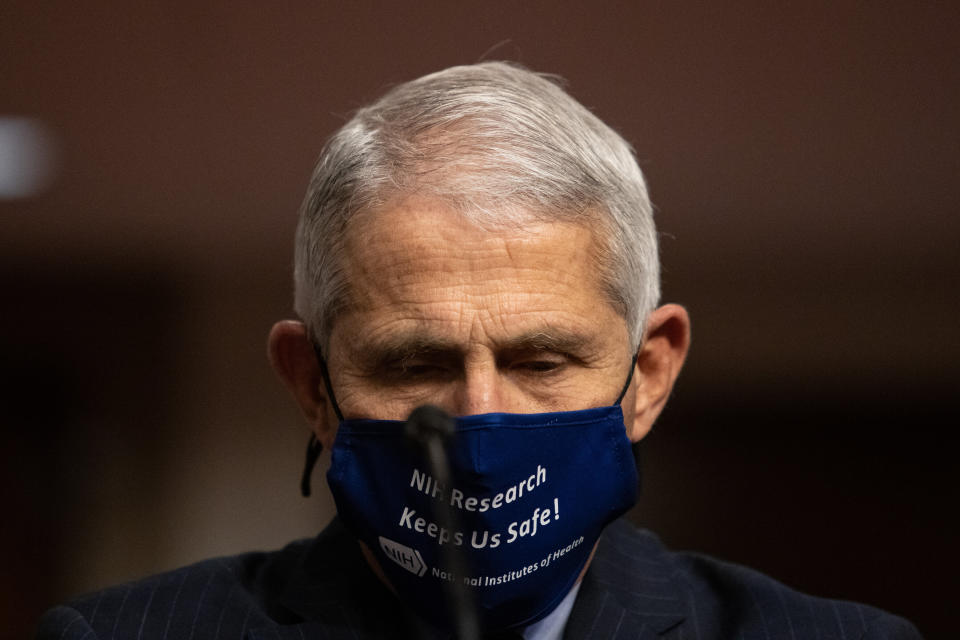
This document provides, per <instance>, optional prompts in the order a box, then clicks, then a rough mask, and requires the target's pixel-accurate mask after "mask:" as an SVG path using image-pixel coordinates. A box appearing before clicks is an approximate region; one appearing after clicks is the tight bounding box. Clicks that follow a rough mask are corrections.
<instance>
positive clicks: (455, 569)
mask: <svg viewBox="0 0 960 640" xmlns="http://www.w3.org/2000/svg"><path fill="white" fill-rule="evenodd" d="M454 431H455V424H454V421H453V419H452V418H451V417H450V416H449V415H448V414H447V413H446V412H445V411H444V410H443V409H440V408H438V407H434V406H432V405H424V406H422V407H417V408H416V409H414V410H413V411H412V412H411V413H410V416H409V417H408V418H407V422H406V424H405V425H404V435H405V436H406V438H407V440H408V441H409V442H411V443H412V444H414V445H415V446H417V447H418V448H419V449H420V450H421V451H423V453H424V455H425V456H426V458H427V463H428V464H429V465H430V473H431V475H432V476H433V477H434V479H435V481H436V482H437V483H438V484H439V485H440V486H442V487H443V488H444V489H445V490H447V491H449V490H450V488H451V487H452V486H453V485H452V483H451V480H452V478H451V476H450V461H449V458H448V457H447V450H446V445H447V442H449V440H450V439H451V438H452V437H453V435H454ZM433 515H434V518H435V519H436V520H437V522H438V524H439V525H440V526H441V527H442V528H444V529H446V530H447V531H449V532H450V533H451V536H452V535H453V534H454V533H455V532H457V531H459V530H460V529H459V518H458V517H457V514H456V512H455V511H454V510H453V507H451V506H450V503H449V502H447V500H446V499H441V500H440V501H439V502H438V503H435V504H434V508H433ZM440 552H441V557H442V558H443V562H444V564H445V565H446V567H447V569H449V570H450V572H451V573H453V576H454V579H453V580H449V581H447V584H446V585H445V589H444V591H445V593H446V596H447V601H448V604H449V607H450V610H451V611H452V612H453V617H454V625H455V633H456V637H457V638H458V639H459V640H480V626H479V622H478V620H477V609H476V605H475V603H474V601H473V594H472V593H471V592H470V589H469V588H468V587H467V585H466V583H465V582H464V578H465V577H466V576H467V575H468V574H467V572H468V569H469V568H468V566H467V560H466V556H465V555H464V553H463V551H462V550H461V549H460V547H458V546H457V545H456V544H453V543H452V542H451V543H449V544H447V545H445V546H442V547H441V549H440Z"/></svg>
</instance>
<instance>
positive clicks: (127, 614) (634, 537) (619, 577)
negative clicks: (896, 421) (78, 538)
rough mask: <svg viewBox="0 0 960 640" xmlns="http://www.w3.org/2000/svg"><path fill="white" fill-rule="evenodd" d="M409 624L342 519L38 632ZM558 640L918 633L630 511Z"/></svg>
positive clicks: (179, 574)
mask: <svg viewBox="0 0 960 640" xmlns="http://www.w3.org/2000/svg"><path fill="white" fill-rule="evenodd" d="M416 624H417V623H416V622H415V621H414V620H412V619H411V618H410V617H409V616H408V614H407V613H406V612H405V611H404V610H403V608H402V607H401V606H400V605H399V604H398V602H397V600H396V599H395V598H394V597H393V596H392V595H391V594H390V593H389V592H388V591H387V590H386V589H385V588H384V587H383V586H382V585H381V583H380V582H379V581H378V580H377V578H376V577H375V576H374V575H373V574H372V572H371V571H370V569H369V568H368V567H367V565H366V562H365V561H364V560H363V558H362V556H361V555H360V553H359V550H358V548H357V545H356V544H355V543H354V542H353V539H352V538H351V537H350V535H349V534H348V533H347V531H346V530H345V529H344V527H343V525H342V524H341V523H340V522H339V520H334V521H333V522H332V523H331V525H330V526H329V527H328V528H327V529H326V530H324V532H323V533H321V534H320V536H319V537H318V538H316V539H315V540H312V541H300V542H295V543H292V544H290V545H289V546H287V547H286V548H285V549H283V550H282V551H278V552H274V553H250V554H245V555H240V556H235V557H229V558H219V559H213V560H207V561H205V562H201V563H199V564H195V565H192V566H189V567H185V568H182V569H178V570H176V571H171V572H169V573H165V574H161V575H158V576H153V577H150V578H147V579H145V580H142V581H139V582H135V583H131V584H126V585H121V586H117V587H113V588H110V589H106V590H104V591H101V592H99V593H94V594H92V595H89V596H85V597H82V598H80V599H78V600H77V601H75V602H73V603H71V604H70V605H69V606H61V607H56V608H54V609H51V610H50V611H48V612H47V613H46V614H45V615H44V617H43V618H42V619H41V621H40V629H39V634H38V637H39V638H40V639H41V640H54V639H57V640H81V639H82V640H95V639H101V640H108V639H112V638H117V639H118V640H119V639H124V640H126V639H128V638H129V639H144V640H146V639H148V638H157V639H160V638H169V639H176V640H208V639H209V640H213V639H216V640H221V639H227V638H229V639H232V640H241V639H247V640H265V639H268V638H269V639H277V640H286V639H297V640H321V639H330V640H337V639H341V638H343V639H347V638H349V639H351V640H359V639H366V638H371V639H372V638H403V637H410V636H413V635H415V632H414V631H413V629H415V628H416ZM565 637H566V638H598V639H599V638H603V639H605V640H606V639H626V638H633V639H638V640H639V639H644V638H647V639H653V638H676V639H680V638H685V639H702V640H707V639H713V638H717V639H719V638H743V639H748V638H763V639H780V638H789V639H797V640H800V639H806V638H819V639H821V640H828V639H830V638H841V639H847V640H854V639H856V638H890V639H894V638H903V639H907V638H919V637H920V635H919V633H918V632H917V630H916V629H915V628H914V627H913V626H912V625H911V624H910V623H909V622H907V621H906V620H903V619H902V618H898V617H896V616H892V615H890V614H887V613H884V612H882V611H879V610H877V609H874V608H871V607H868V606H864V605H859V604H854V603H850V602H839V601H832V600H824V599H820V598H814V597H811V596H807V595H803V594H800V593H797V592H796V591H793V590H791V589H788V588H787V587H785V586H783V585H781V584H779V583H777V582H775V581H773V580H771V579H770V578H767V577H766V576H763V575H761V574H759V573H756V572H754V571H751V570H749V569H745V568H742V567H738V566H734V565H730V564H725V563H721V562H717V561H716V560H712V559H709V558H706V557H701V556H696V555H690V554H678V553H671V552H668V551H666V550H665V549H664V548H663V547H662V546H661V544H660V542H659V541H658V540H657V538H656V536H654V535H653V534H651V533H649V532H645V531H639V530H637V529H635V528H634V527H633V526H632V525H630V524H628V523H626V522H625V521H620V522H617V523H614V524H613V525H611V526H610V527H608V528H607V531H606V532H605V533H604V535H603V537H602V538H601V542H600V545H599V547H598V549H597V553H596V556H595V557H594V560H593V563H592V565H591V567H590V570H589V571H588V572H587V574H586V576H585V577H584V580H583V583H582V585H581V588H580V593H579V594H578V596H577V601H576V603H575V605H574V608H573V611H572V613H571V615H570V619H569V621H568V623H567V629H566V633H565Z"/></svg>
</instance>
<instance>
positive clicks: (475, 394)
mask: <svg viewBox="0 0 960 640" xmlns="http://www.w3.org/2000/svg"><path fill="white" fill-rule="evenodd" d="M506 395H507V393H506V390H505V389H504V380H503V379H502V378H501V376H500V375H499V373H498V371H497V367H496V366H495V365H494V364H493V363H476V362H474V363H467V364H466V366H465V367H464V376H463V378H462V380H461V382H460V384H458V385H457V389H456V391H455V393H454V411H455V412H456V415H458V416H472V415H477V414H480V413H497V412H504V411H509V409H510V407H509V406H507V404H508V403H507V401H506Z"/></svg>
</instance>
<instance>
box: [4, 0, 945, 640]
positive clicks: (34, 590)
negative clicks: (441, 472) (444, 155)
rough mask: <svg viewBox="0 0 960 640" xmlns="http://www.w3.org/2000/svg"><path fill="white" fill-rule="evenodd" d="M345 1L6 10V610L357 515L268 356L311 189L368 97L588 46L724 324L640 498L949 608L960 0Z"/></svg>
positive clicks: (604, 103)
mask: <svg viewBox="0 0 960 640" xmlns="http://www.w3.org/2000/svg"><path fill="white" fill-rule="evenodd" d="M330 5H332V3H295V2H294V3H252V2H246V3H195V2H182V1H180V2H165V3H149V4H146V3H144V4H141V3H113V4H111V3H77V4H73V3H35V2H26V1H24V0H7V2H5V3H3V5H2V6H0V123H5V124H0V133H2V132H3V131H6V132H7V133H6V134H3V135H0V169H2V167H3V166H7V173H8V174H9V173H10V172H11V171H12V172H13V173H17V171H21V170H22V171H21V173H23V172H24V171H26V169H24V167H22V166H21V165H22V164H24V163H27V164H29V163H32V164H31V165H30V166H31V167H33V168H34V169H36V171H35V172H34V173H33V174H31V175H32V176H33V178H32V182H31V181H30V180H26V179H24V180H25V181H24V180H21V182H20V183H18V184H19V185H20V186H16V185H14V186H13V187H9V185H8V187H9V188H7V189H6V191H3V188H2V187H0V193H2V194H3V198H2V199H0V285H2V294H0V300H2V302H0V305H2V306H0V362H2V365H0V393H2V398H0V400H2V404H0V420H2V431H3V437H2V458H0V465H2V466H0V468H2V471H0V473H2V481H3V495H4V496H5V500H6V503H7V508H6V509H4V517H3V519H2V524H0V536H2V538H0V543H2V545H3V546H2V548H3V550H4V553H5V560H4V561H3V569H2V571H0V576H2V578H0V620H2V621H3V624H2V627H3V630H4V631H3V632H2V633H3V634H5V635H4V636H3V637H11V638H15V637H23V636H28V635H29V634H30V633H31V629H32V626H33V624H34V623H35V620H36V617H37V616H38V615H39V613H40V612H41V610H42V609H44V608H45V607H47V606H49V605H51V604H53V603H55V602H57V601H59V600H62V599H64V598H66V597H68V596H69V595H71V594H74V593H77V592H80V591H84V590H90V589H95V588H98V587H101V586H104V585H106V584H109V583H113V582H117V581H122V580H127V579H131V578H134V577H137V576H141V575H144V574H146V573H150V572H155V571H159V570H163V569H167V568H171V567H174V566H177V565H181V564H184V563H187V562H191V561H194V560H197V559H200V558H202V557H206V556H210V555H220V554H229V553H235V552H239V551H243V550H248V549H253V548H275V547H278V546H280V545H282V544H283V543H284V542H286V541H288V540H290V539H292V538H295V537H302V536H308V535H312V534H314V533H316V532H317V531H318V530H319V529H320V527H321V526H322V525H323V524H324V523H325V522H326V521H327V520H328V519H329V517H330V515H331V501H330V500H329V498H328V497H327V496H326V495H324V494H325V492H322V491H321V492H318V493H319V494H320V495H317V496H315V497H313V498H311V499H310V500H303V499H301V498H300V497H299V494H298V490H297V483H298V473H299V471H300V464H301V460H302V453H303V447H304V445H305V443H306V436H307V432H306V429H305V428H304V426H303V424H302V421H301V418H300V416H299V414H298V413H297V411H296V410H295V409H294V406H293V403H292V402H291V401H290V400H289V399H288V398H287V395H286V392H285V391H284V390H283V389H282V388H281V386H280V384H279V382H277V381H275V380H274V378H273V376H272V373H271V371H270V370H269V368H268V365H267V362H266V359H265V338H266V333H267V331H268V329H269V327H270V324H271V323H272V322H273V321H274V320H276V319H279V318H283V317H289V316H290V315H291V285H290V278H291V258H292V251H291V245H292V236H293V230H294V225H295V221H296V211H297V207H298V205H299V201H300V199H301V197H302V195H303V192H304V190H305V187H306V182H307V178H308V175H309V173H310V171H311V168H312V163H313V160H314V159H315V157H316V155H317V153H318V151H319V149H320V147H321V145H322V143H323V141H324V139H325V138H326V136H327V135H329V134H330V133H331V132H332V131H333V130H334V129H335V128H336V127H337V126H338V125H339V124H340V123H341V122H342V121H343V119H344V117H345V115H346V114H348V113H349V112H350V111H351V110H352V109H354V108H356V107H357V106H359V105H361V104H362V103H364V102H365V101H367V100H369V99H372V98H374V97H376V96H377V95H379V93H380V92H381V91H382V90H383V88H384V87H385V86H387V85H388V84H389V83H395V82H399V81H403V80H407V79H410V78H413V77H416V76H418V75H421V74H423V73H426V72H428V71H433V70H436V69H439V68H442V67H446V66H449V65H451V64H456V63H469V62H475V61H478V60H479V59H481V58H484V57H486V58H492V59H512V60H517V61H520V62H523V63H525V64H527V65H528V66H530V67H532V68H534V69H537V70H543V71H550V72H554V73H558V74H560V75H562V76H564V77H565V78H567V80H568V81H569V88H570V90H571V92H572V93H573V94H574V95H575V96H577V97H578V98H579V99H580V100H581V101H582V102H584V103H585V104H586V105H588V106H589V107H591V108H593V109H594V110H595V111H596V112H597V113H598V114H599V115H600V116H601V117H602V118H603V119H604V120H606V121H607V122H608V123H610V124H611V125H613V126H614V127H615V128H617V129H618V130H619V131H621V132H622V133H623V134H624V135H625V136H626V137H627V138H628V139H629V140H631V141H632V142H633V144H634V145H635V146H636V149H637V154H638V157H639V158H640V161H641V164H642V166H643V167H644V170H645V171H646V173H647V176H648V178H649V182H650V186H651V192H652V195H653V199H654V202H655V203H656V204H657V206H658V224H659V228H660V229H661V231H662V234H663V237H662V246H663V249H662V252H663V263H664V265H665V269H664V291H665V296H664V299H665V300H669V301H676V302H681V303H683V304H685V305H687V307H688V308H689V310H690V312H691V314H692V317H693V321H694V343H693V350H692V352H691V356H690V359H689V361H688V365H687V367H686V369H685V371H684V373H683V375H682V377H681V380H680V383H679V386H678V389H677V391H676V392H675V395H674V398H673V399H672V401H671V405H670V406H669V407H668V410H667V412H666V413H665V415H664V416H663V418H662V420H661V422H660V423H659V424H658V426H657V428H656V429H655V431H654V432H653V434H652V435H651V436H650V437H649V438H648V439H647V440H646V441H645V442H644V444H643V447H642V450H641V452H640V455H641V459H642V463H643V470H644V483H645V486H644V491H645V494H644V498H643V501H642V504H641V505H640V507H639V508H638V510H637V512H636V514H635V517H636V519H637V520H638V521H639V522H642V523H643V524H645V525H647V526H649V527H651V528H653V529H654V530H656V531H658V532H659V533H660V534H661V536H662V537H663V538H664V539H665V541H666V542H667V543H668V544H669V545H671V546H673V547H675V548H692V549H697V550H700V551H704V552H707V553H711V554H714V555H717V556H720V557H723V558H726V559H729V560H732V561H736V562H742V563H746V564H749V565H752V566H754V567H756V568H758V569H760V570H762V571H765V572H768V573H771V574H773V575H774V576H776V577H778V578H779V579H781V580H783V581H785V582H786V583H788V584H790V585H792V586H794V587H796V588H798V589H802V590H806V591H812V592H816V593H818V594H821V595H825V596H831V597H839V598H846V599H854V600H861V601H866V602H868V603H871V604H874V605H877V606H881V607H883V608H886V609H889V610H891V611H894V612H896V613H899V614H901V615H905V616H907V617H909V618H911V619H912V620H914V621H915V622H916V623H917V625H918V626H919V627H920V629H921V631H923V632H924V633H925V634H926V635H927V636H928V637H948V633H949V632H948V630H951V631H952V630H953V628H954V627H955V624H954V623H953V620H952V617H953V616H949V617H948V614H949V613H950V612H949V611H948V608H947V602H948V600H949V601H952V600H953V599H955V597H956V595H957V593H958V586H960V585H958V580H957V570H958V568H960V567H958V566H957V565H958V563H957V558H956V556H957V553H956V551H955V549H954V544H955V542H956V541H957V539H958V533H960V527H958V525H957V522H956V518H955V517H954V511H955V509H957V506H958V504H960V500H958V497H960V496H958V493H960V492H958V490H957V486H958V483H957V482H956V480H955V479H954V477H953V475H954V474H953V471H954V469H955V467H956V465H955V458H956V453H955V448H954V447H955V444H954V442H955V438H953V437H952V436H953V432H954V431H955V430H956V428H957V427H956V424H957V420H956V411H955V409H954V404H955V402H956V401H957V397H958V394H957V386H958V385H957V381H958V380H960V375H958V374H960V341H958V339H957V331H956V327H957V319H958V307H960V304H958V295H957V294H958V284H960V266H958V260H957V250H958V247H960V242H958V241H960V218H958V215H957V213H958V205H960V187H958V186H957V177H958V173H960V171H958V170H960V161H958V160H960V153H958V148H960V123H958V120H960V119H958V93H960V90H958V87H960V77H958V76H960V72H958V60H960V46H958V41H960V38H958V33H960V29H958V27H960V19H958V14H960V11H958V9H956V5H954V4H952V3H934V2H924V3H921V2H913V3H907V2H902V3H860V2H846V1H843V2H811V3H789V4H787V3H766V2H743V3H703V4H702V5H700V6H693V5H691V4H690V3H678V2H635V3H626V2H624V3H612V4H596V5H594V6H592V7H589V8H588V7H587V6H586V3H582V4H581V3H569V4H565V3H557V2H542V3H538V2H521V1H519V0H518V1H515V2H485V3H474V4H472V6H467V5H466V4H461V3H447V2H439V1H432V2H421V3H417V5H416V8H407V9H400V8H397V7H394V6H392V5H390V4H388V3H351V4H350V6H349V8H346V9H334V8H331V6H330ZM411 5H412V3H411ZM24 123H26V125H24ZM3 127H6V129H4V128H3ZM11 131H14V132H15V133H16V132H17V131H19V132H20V134H16V135H15V134H11V133H10V132H11ZM23 131H26V132H27V133H26V134H23ZM21 134H23V135H21ZM24 141H26V142H24ZM31 141H32V142H31ZM4 146H5V147H6V148H5V149H4V148H3V147H4ZM31 150H32V151H31ZM33 152H36V153H35V157H34V156H31V155H30V154H31V153H33ZM11 157H12V158H13V161H11V160H10V158H11ZM28 157H34V160H29V158H28ZM4 162H6V165H4ZM11 162H13V165H11V164H10V163H11ZM10 166H13V167H14V168H13V169H10ZM45 167H46V169H44V168H45ZM27 168H29V167H27ZM28 173H29V172H28ZM21 177H22V176H21ZM317 478H318V480H317V482H318V483H320V482H322V481H320V480H319V474H318V476H317Z"/></svg>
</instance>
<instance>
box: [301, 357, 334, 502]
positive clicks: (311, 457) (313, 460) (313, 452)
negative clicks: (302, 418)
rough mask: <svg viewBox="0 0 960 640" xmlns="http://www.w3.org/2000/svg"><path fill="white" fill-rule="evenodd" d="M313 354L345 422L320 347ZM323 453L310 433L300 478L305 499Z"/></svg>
mask: <svg viewBox="0 0 960 640" xmlns="http://www.w3.org/2000/svg"><path fill="white" fill-rule="evenodd" d="M313 352H314V353H315V354H316V356H317V363H318V364H319V365H320V376H321V377H322V378H323V386H324V388H325V389H326V390H327V397H328V398H329V399H330V406H331V407H332V408H333V412H334V413H335V414H337V420H340V421H341V422H342V421H343V413H342V412H341V411H340V405H338V404H337V398H336V396H335V395H333V386H332V385H331V384H330V371H329V370H328V369H327V361H326V360H325V359H324V357H323V354H322V353H320V347H318V346H317V345H313ZM322 451H323V445H322V444H320V441H319V440H317V436H316V435H315V434H314V433H313V432H310V440H309V441H307V457H306V461H305V462H304V465H303V475H302V476H301V477H300V493H301V494H303V497H304V498H307V497H309V496H310V476H311V474H313V468H314V467H315V466H316V464H317V459H318V458H319V457H320V453H321V452H322Z"/></svg>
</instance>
